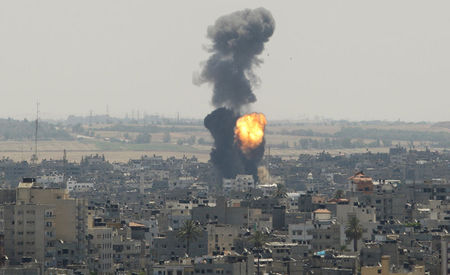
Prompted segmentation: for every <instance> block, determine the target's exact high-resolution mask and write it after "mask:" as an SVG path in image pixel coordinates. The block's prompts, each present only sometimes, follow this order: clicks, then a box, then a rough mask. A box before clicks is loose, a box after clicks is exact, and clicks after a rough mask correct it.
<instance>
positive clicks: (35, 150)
mask: <svg viewBox="0 0 450 275" xmlns="http://www.w3.org/2000/svg"><path fill="white" fill-rule="evenodd" d="M38 129H39V102H37V103H36V122H35V129H34V130H35V131H34V154H33V155H32V156H31V164H32V165H33V174H34V175H33V176H34V177H37V161H38V147H37V146H38Z"/></svg>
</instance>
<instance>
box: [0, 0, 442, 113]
mask: <svg viewBox="0 0 450 275" xmlns="http://www.w3.org/2000/svg"><path fill="white" fill-rule="evenodd" d="M260 6H263V7H265V8H267V9H268V10H270V11H271V12H272V14H273V16H274V18H275V20H276V29H275V33H274V35H273V36H272V37H271V39H270V41H269V42H268V43H267V45H266V50H265V52H264V53H263V54H262V57H263V58H264V64H262V66H261V67H260V68H258V69H257V70H256V72H257V74H258V75H259V77H260V79H261V85H260V87H258V88H257V89H256V90H255V94H256V96H257V99H258V101H257V102H256V103H255V104H253V105H252V106H251V109H252V110H255V111H260V112H264V113H266V114H267V115H268V118H269V120H270V119H271V118H272V119H280V118H293V119H299V118H304V117H313V116H316V115H318V116H323V117H327V118H335V119H342V118H345V119H352V120H369V119H389V120H396V119H401V120H407V121H422V120H431V121H437V120H450V108H449V102H450V95H449V88H450V77H449V73H450V62H449V61H450V53H449V50H450V16H448V11H449V10H450V2H449V1H410V0H409V1H392V0H390V1H361V0H358V1H331V0H330V1H211V0H204V1H148V0H146V1H137V0H132V1H112V0H108V1H106V0H105V1H103V0H102V1H99V0H96V1H92V0H89V1H87V0H81V1H80V0H78V1H60V0H56V1H47V0H42V1H31V0H30V1H21V0H4V1H0V37H1V40H0V92H1V94H2V95H3V97H2V100H1V101H0V116H1V117H6V116H12V117H18V118H22V117H24V116H27V117H32V116H33V114H34V112H35V102H36V100H39V101H40V104H41V111H42V115H43V117H46V118H50V117H58V118H61V117H65V116H66V115H68V114H88V113H89V110H91V109H92V110H94V112H95V113H105V112H106V105H109V109H110V114H112V115H116V116H123V115H124V114H125V113H127V112H128V113H130V114H131V110H132V109H134V110H138V109H139V110H140V112H141V113H142V112H146V113H147V114H154V113H159V114H165V115H169V116H174V115H175V114H176V112H180V114H181V115H182V116H189V117H198V118H200V117H204V116H205V115H206V114H207V113H209V112H210V111H211V110H212V109H213V107H212V106H211V104H210V100H211V87H210V86H208V85H202V86H200V87H198V86H195V85H194V84H192V76H193V73H194V72H195V71H199V70H200V66H199V64H200V62H202V61H204V60H206V58H207V56H208V54H207V53H206V52H205V51H204V49H203V47H204V46H205V45H207V44H208V42H209V41H207V39H206V29H207V27H208V26H209V25H211V24H213V23H214V21H215V19H216V18H217V17H219V16H221V15H224V14H227V13H230V12H233V11H236V10H239V9H243V8H256V7H260Z"/></svg>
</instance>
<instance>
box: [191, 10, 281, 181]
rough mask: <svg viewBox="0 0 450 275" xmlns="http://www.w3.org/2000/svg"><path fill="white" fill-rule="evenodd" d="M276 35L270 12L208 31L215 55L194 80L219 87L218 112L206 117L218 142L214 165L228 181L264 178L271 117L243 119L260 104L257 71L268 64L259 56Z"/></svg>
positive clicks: (244, 15) (239, 15)
mask: <svg viewBox="0 0 450 275" xmlns="http://www.w3.org/2000/svg"><path fill="white" fill-rule="evenodd" d="M274 30H275V20H274V18H273V17H272V14H271V13H270V11H268V10H266V9H264V8H257V9H245V10H241V11H236V12H233V13H230V14H227V15H224V16H221V17H219V18H218V19H217V20H216V22H215V23H214V24H213V25H211V26H209V27H208V31H207V37H208V38H209V39H210V40H211V42H212V43H211V45H210V46H209V47H208V52H209V53H210V54H211V55H210V56H209V58H208V60H206V61H205V62H203V63H202V69H201V71H200V72H199V73H196V74H195V75H194V79H193V81H194V83H195V84H197V85H200V84H202V83H209V84H211V85H212V87H213V96H212V100H211V103H212V105H213V106H214V107H216V109H215V110H214V111H213V112H211V113H210V114H209V115H207V116H206V117H205V120H204V124H205V127H206V128H207V129H208V130H209V132H210V133H211V135H212V137H213V139H214V145H213V147H212V148H211V154H210V155H211V162H212V163H213V164H214V166H215V167H216V168H217V171H218V172H219V174H220V177H222V178H228V179H231V178H235V177H236V175H238V174H247V175H253V178H254V179H255V180H256V181H257V179H258V163H260V162H261V160H262V158H263V156H264V146H265V139H264V128H265V126H266V123H267V122H266V118H265V117H264V115H263V114H258V113H253V114H249V115H244V116H242V117H240V118H239V116H240V113H241V112H242V111H243V110H246V109H247V106H248V105H249V104H251V103H253V102H255V101H256V95H255V94H254V93H253V88H254V87H255V86H257V84H258V83H259V79H258V77H257V76H256V74H255V72H254V69H255V68H257V67H259V66H260V65H261V64H262V62H263V61H262V59H261V58H260V57H259V55H260V54H261V53H262V52H263V51H264V46H265V44H266V43H267V42H268V41H269V39H270V37H271V36H272V34H273V32H274Z"/></svg>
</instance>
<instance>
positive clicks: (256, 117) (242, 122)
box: [234, 113, 267, 155]
mask: <svg viewBox="0 0 450 275" xmlns="http://www.w3.org/2000/svg"><path fill="white" fill-rule="evenodd" d="M266 124H267V120H266V117H265V116H264V114H262V113H251V114H247V115H243V116H241V117H240V118H239V119H238V120H237V121H236V127H235V128H234V134H235V138H236V141H237V143H238V144H239V147H240V149H241V151H242V152H243V153H244V154H246V155H247V154H249V153H250V152H251V151H252V150H254V149H255V148H257V147H258V146H259V145H260V144H261V143H262V142H263V141H264V129H265V127H266Z"/></svg>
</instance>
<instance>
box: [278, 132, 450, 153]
mask: <svg viewBox="0 0 450 275" xmlns="http://www.w3.org/2000/svg"><path fill="white" fill-rule="evenodd" d="M280 134H282V135H293V136H304V137H320V138H321V139H300V140H299V142H298V144H297V146H294V147H301V148H303V149H308V148H314V149H325V148H358V147H378V146H391V145H392V142H393V141H407V142H431V143H433V145H434V146H437V147H443V148H447V147H450V133H446V132H430V131H412V130H396V129H390V130H387V129H376V128H361V127H344V128H342V129H341V130H340V131H338V132H336V133H334V134H327V133H320V132H314V131H312V130H305V129H297V130H290V131H289V130H283V131H281V132H280ZM363 139H369V140H373V142H370V143H364V142H363V141H361V140H363Z"/></svg>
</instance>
